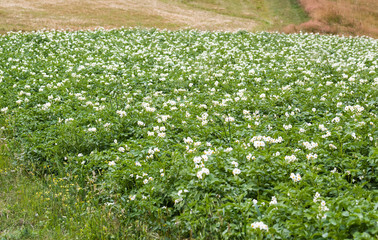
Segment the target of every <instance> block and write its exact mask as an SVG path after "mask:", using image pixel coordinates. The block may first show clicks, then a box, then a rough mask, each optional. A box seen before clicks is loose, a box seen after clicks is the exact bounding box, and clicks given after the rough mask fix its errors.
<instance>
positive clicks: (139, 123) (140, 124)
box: [138, 121, 146, 126]
mask: <svg viewBox="0 0 378 240" xmlns="http://www.w3.org/2000/svg"><path fill="white" fill-rule="evenodd" d="M138 125H139V126H145V125H146V124H144V122H142V121H138Z"/></svg>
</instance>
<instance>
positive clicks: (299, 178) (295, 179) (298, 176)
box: [290, 173, 302, 182]
mask: <svg viewBox="0 0 378 240" xmlns="http://www.w3.org/2000/svg"><path fill="white" fill-rule="evenodd" d="M290 178H291V179H292V180H293V181H294V182H299V181H300V180H302V178H301V175H300V174H299V173H297V174H294V173H291V174H290Z"/></svg>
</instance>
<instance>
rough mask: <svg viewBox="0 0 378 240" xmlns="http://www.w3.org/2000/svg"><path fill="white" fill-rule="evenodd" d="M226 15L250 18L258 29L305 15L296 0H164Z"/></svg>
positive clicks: (275, 26) (294, 21)
mask: <svg viewBox="0 0 378 240" xmlns="http://www.w3.org/2000/svg"><path fill="white" fill-rule="evenodd" d="M164 1H165V2H168V3H170V4H181V5H184V6H187V7H190V8H194V9H203V10H206V11H213V12H216V13H219V14H222V15H226V16H234V17H241V18H247V19H252V20H254V21H256V22H258V23H259V26H258V27H257V29H259V30H279V29H280V28H281V27H283V26H286V25H288V24H299V23H301V22H304V21H306V20H307V19H308V18H307V15H306V14H305V12H304V11H303V10H302V9H301V7H300V5H299V4H298V2H297V1H296V0H253V1H247V0H233V1H228V0H164Z"/></svg>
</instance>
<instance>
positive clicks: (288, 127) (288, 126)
mask: <svg viewBox="0 0 378 240" xmlns="http://www.w3.org/2000/svg"><path fill="white" fill-rule="evenodd" d="M292 127H293V126H291V124H289V125H285V124H284V125H283V128H285V130H289V129H291V128H292Z"/></svg>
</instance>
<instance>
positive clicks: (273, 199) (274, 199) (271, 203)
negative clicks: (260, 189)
mask: <svg viewBox="0 0 378 240" xmlns="http://www.w3.org/2000/svg"><path fill="white" fill-rule="evenodd" d="M276 204H277V198H276V197H275V196H273V197H272V201H270V203H269V205H276Z"/></svg>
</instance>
